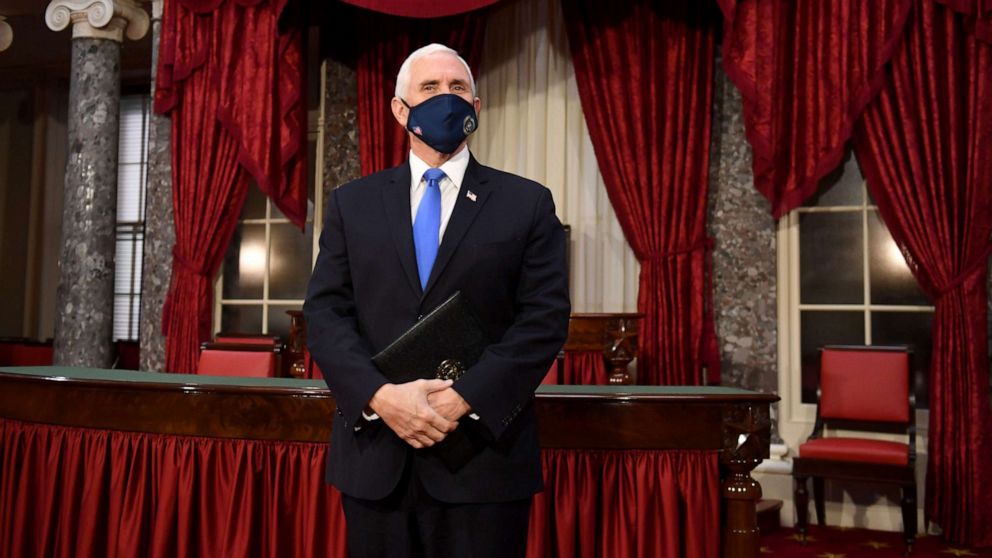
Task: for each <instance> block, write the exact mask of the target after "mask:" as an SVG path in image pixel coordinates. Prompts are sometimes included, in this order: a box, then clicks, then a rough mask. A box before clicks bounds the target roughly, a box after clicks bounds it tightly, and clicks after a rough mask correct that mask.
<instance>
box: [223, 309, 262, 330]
mask: <svg viewBox="0 0 992 558" xmlns="http://www.w3.org/2000/svg"><path fill="white" fill-rule="evenodd" d="M220 330H221V331H223V332H224V333H261V332H262V306H261V305H259V306H242V305H232V304H225V305H224V306H223V307H222V310H221V312H220Z"/></svg>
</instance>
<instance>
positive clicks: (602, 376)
mask: <svg viewBox="0 0 992 558" xmlns="http://www.w3.org/2000/svg"><path fill="white" fill-rule="evenodd" d="M560 383H562V384H579V385H596V386H605V385H606V384H609V383H610V374H609V372H608V371H607V370H606V361H605V360H604V358H603V351H565V362H564V365H563V369H562V372H561V382H560Z"/></svg>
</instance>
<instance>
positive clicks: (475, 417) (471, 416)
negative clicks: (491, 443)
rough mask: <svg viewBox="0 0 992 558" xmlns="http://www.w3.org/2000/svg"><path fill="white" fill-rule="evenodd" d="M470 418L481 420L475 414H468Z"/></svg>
mask: <svg viewBox="0 0 992 558" xmlns="http://www.w3.org/2000/svg"><path fill="white" fill-rule="evenodd" d="M468 418H470V419H472V420H479V415H477V414H475V413H469V414H468Z"/></svg>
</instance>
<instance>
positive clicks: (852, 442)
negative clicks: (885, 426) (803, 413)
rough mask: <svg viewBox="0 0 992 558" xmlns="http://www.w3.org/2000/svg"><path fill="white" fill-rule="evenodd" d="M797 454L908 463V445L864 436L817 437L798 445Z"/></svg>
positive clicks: (815, 457) (835, 459)
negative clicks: (869, 438)
mask: <svg viewBox="0 0 992 558" xmlns="http://www.w3.org/2000/svg"><path fill="white" fill-rule="evenodd" d="M799 456H800V457H804V458H807V459H830V460H834V461H858V462H864V463H887V464H891V465H906V464H908V463H909V446H908V445H906V444H901V443H899V442H887V441H884V440H868V439H865V438H818V439H815V440H810V441H808V442H806V443H805V444H802V445H800V446H799Z"/></svg>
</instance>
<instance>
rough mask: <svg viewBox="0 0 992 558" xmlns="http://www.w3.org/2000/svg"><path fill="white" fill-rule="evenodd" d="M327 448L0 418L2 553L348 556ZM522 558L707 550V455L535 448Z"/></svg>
mask: <svg viewBox="0 0 992 558" xmlns="http://www.w3.org/2000/svg"><path fill="white" fill-rule="evenodd" d="M326 451H327V446H326V445H325V444H314V443H300V442H281V441H258V440H232V439H216V438H198V437H189V436H168V435H160V434H143V433H131V432H117V431H105V430H91V429H82V428H69V427H61V426H49V425H41V424H33V423H24V422H19V421H14V420H7V419H0V556H5V557H20V556H25V557H27V556H31V557H33V556H56V557H61V556H65V557H88V556H92V557H101V558H102V557H116V556H135V557H139V556H140V557H145V556H163V557H164V556H204V557H214V556H225V557H240V556H272V557H283V556H294V557H309V556H315V557H316V556H319V557H327V556H332V557H338V556H341V557H343V556H345V555H346V552H345V535H344V534H345V522H344V514H343V513H342V511H341V505H340V494H339V493H338V492H337V491H336V490H335V489H333V488H331V487H328V486H327V485H325V484H324V482H323V477H324V461H325V457H326ZM542 459H543V464H544V473H545V479H546V485H547V486H546V489H545V492H543V493H542V494H539V495H538V496H537V497H535V499H534V505H533V509H532V513H531V527H530V541H529V543H528V544H529V549H528V556H529V557H530V558H538V557H544V556H567V557H573V556H575V557H579V556H581V557H599V556H624V557H628V556H629V557H635V556H636V557H651V558H654V557H661V556H672V557H675V556H687V557H709V558H713V557H716V556H717V554H718V553H719V519H720V511H719V505H720V501H719V472H718V456H717V453H716V452H710V451H706V452H698V451H697V452H693V451H639V450H624V451H598V450H544V451H543V454H542Z"/></svg>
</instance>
